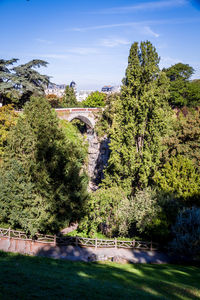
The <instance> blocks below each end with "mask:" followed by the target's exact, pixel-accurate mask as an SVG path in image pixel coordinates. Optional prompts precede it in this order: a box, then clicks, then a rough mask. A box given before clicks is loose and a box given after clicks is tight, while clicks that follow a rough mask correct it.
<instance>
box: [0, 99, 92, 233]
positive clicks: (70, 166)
mask: <svg viewBox="0 0 200 300" xmlns="http://www.w3.org/2000/svg"><path fill="white" fill-rule="evenodd" d="M5 152H6V155H5V159H4V163H3V165H2V168H1V170H0V219H1V221H4V222H8V223H9V224H10V225H11V226H13V227H20V228H22V229H24V230H26V231H27V232H30V233H31V234H32V235H34V234H35V233H36V232H37V231H40V232H47V231H50V232H55V231H58V230H59V228H60V226H62V225H63V224H64V222H66V223H67V222H69V221H71V220H74V219H75V220H77V219H78V218H79V216H80V211H81V208H82V206H83V204H84V201H85V199H86V195H87V193H86V187H87V178H86V176H85V173H84V171H83V170H82V164H83V162H84V157H83V156H84V155H83V153H82V152H80V149H79V146H78V145H77V144H76V143H74V142H73V141H72V140H70V139H69V138H68V136H67V135H66V134H65V133H64V131H63V130H62V129H61V128H59V123H58V119H57V117H56V115H55V113H54V112H53V111H51V109H50V106H49V105H48V103H47V101H46V100H45V99H43V98H32V100H31V102H30V103H28V104H27V105H26V107H25V110H24V114H23V116H21V117H20V118H19V119H18V122H17V124H16V126H15V127H14V128H13V129H12V130H11V132H10V136H9V139H8V145H7V147H6V151H5Z"/></svg>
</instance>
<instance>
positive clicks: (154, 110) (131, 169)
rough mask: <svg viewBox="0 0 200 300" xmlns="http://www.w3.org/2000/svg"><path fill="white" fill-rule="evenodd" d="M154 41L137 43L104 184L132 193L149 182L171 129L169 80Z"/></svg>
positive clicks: (114, 127)
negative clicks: (168, 104) (167, 130)
mask: <svg viewBox="0 0 200 300" xmlns="http://www.w3.org/2000/svg"><path fill="white" fill-rule="evenodd" d="M158 63H159V57H158V54H157V52H156V49H155V48H154V47H153V46H152V44H151V43H150V42H148V41H147V42H141V44H140V46H138V43H134V44H133V45H132V46H131V49H130V55H129V58H128V67H127V69H126V77H125V78H124V80H123V86H122V90H121V97H120V98H119V100H118V101H117V103H116V114H115V116H114V120H113V125H112V129H111V135H110V139H111V142H110V149H111V155H110V158H109V162H108V167H107V169H106V171H105V179H104V185H106V186H112V185H114V184H116V185H119V186H122V187H123V188H124V189H126V190H127V191H129V192H130V193H134V192H135V190H136V188H139V189H142V188H144V187H145V186H147V185H148V183H149V180H150V179H151V178H152V176H153V174H154V170H155V169H156V166H157V165H158V163H159V159H160V154H161V139H162V137H163V135H164V134H165V133H166V129H167V115H168V111H169V110H168V106H167V101H166V100H167V97H168V80H167V78H166V75H165V74H164V73H163V72H160V70H159V67H158Z"/></svg>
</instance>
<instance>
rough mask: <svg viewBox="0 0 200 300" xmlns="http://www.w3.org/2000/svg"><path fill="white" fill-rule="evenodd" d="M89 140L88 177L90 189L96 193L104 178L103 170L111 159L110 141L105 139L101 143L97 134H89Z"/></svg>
mask: <svg viewBox="0 0 200 300" xmlns="http://www.w3.org/2000/svg"><path fill="white" fill-rule="evenodd" d="M87 140H88V144H89V147H88V175H89V177H90V182H89V189H90V190H93V191H95V190H96V189H97V188H98V185H99V183H100V182H101V180H102V178H103V169H104V168H105V166H106V165H107V162H108V158H109V141H108V139H107V138H106V137H104V138H103V139H102V140H101V141H99V140H98V137H97V135H96V133H95V132H88V133H87Z"/></svg>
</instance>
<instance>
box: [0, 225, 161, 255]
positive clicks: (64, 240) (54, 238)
mask: <svg viewBox="0 0 200 300" xmlns="http://www.w3.org/2000/svg"><path fill="white" fill-rule="evenodd" d="M0 237H7V238H13V239H21V240H29V241H30V240H32V241H37V242H39V243H47V244H49V243H50V244H54V245H60V246H67V245H74V246H82V247H95V249H97V248H125V249H140V250H157V249H158V244H156V243H152V242H144V241H137V240H132V241H123V240H117V239H110V240H108V239H107V240H106V239H105V240H104V239H97V238H84V237H79V236H60V235H43V234H39V233H38V234H36V235H35V237H34V238H31V237H30V236H29V235H27V234H26V233H25V232H22V231H17V230H12V229H10V228H8V229H6V228H0Z"/></svg>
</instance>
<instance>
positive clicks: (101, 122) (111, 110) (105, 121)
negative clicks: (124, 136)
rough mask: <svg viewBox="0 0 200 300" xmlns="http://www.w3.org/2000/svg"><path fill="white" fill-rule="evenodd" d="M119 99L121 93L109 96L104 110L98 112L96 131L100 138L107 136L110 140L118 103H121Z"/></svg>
mask: <svg viewBox="0 0 200 300" xmlns="http://www.w3.org/2000/svg"><path fill="white" fill-rule="evenodd" d="M119 98H120V94H119V93H113V94H110V95H107V97H106V100H105V101H106V102H105V103H106V105H105V107H104V109H103V110H101V111H99V112H98V118H97V122H96V125H95V131H96V132H97V134H98V136H99V137H100V138H102V137H105V135H106V137H107V138H108V139H109V138H110V131H111V128H112V125H113V116H114V115H115V113H116V102H117V101H119Z"/></svg>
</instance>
